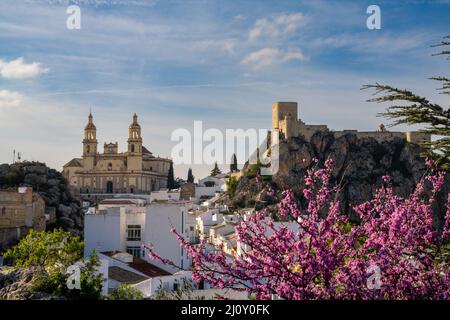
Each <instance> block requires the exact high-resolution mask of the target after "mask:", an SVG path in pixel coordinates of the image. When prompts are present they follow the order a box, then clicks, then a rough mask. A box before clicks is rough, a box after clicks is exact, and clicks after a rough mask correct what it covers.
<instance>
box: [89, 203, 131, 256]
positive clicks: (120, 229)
mask: <svg viewBox="0 0 450 320" xmlns="http://www.w3.org/2000/svg"><path fill="white" fill-rule="evenodd" d="M125 233H126V213H125V210H124V208H109V209H108V210H105V211H102V212H99V213H96V214H86V215H85V216H84V243H85V246H84V256H85V257H88V256H90V255H91V253H92V252H93V251H94V250H95V251H96V252H97V253H99V252H103V251H114V250H118V251H125V249H126V248H125V247H126V242H125V239H126V234H125Z"/></svg>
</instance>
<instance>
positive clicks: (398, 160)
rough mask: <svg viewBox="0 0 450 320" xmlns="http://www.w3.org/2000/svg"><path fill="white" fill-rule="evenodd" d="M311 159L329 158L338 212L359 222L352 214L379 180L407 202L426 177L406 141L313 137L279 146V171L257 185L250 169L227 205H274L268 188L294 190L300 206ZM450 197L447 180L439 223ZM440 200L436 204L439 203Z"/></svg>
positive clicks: (416, 151)
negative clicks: (338, 193) (387, 182)
mask: <svg viewBox="0 0 450 320" xmlns="http://www.w3.org/2000/svg"><path fill="white" fill-rule="evenodd" d="M313 158H317V159H319V161H320V163H323V162H324V161H325V160H326V159H328V158H332V159H333V160H334V163H335V168H334V172H333V177H332V178H333V179H332V182H334V183H339V184H341V185H342V186H343V190H342V192H341V197H340V200H341V207H342V208H343V211H345V212H346V213H348V214H349V215H350V217H351V218H352V220H358V218H357V216H356V215H355V214H354V212H353V210H352V208H353V206H354V205H356V204H359V203H361V202H364V201H367V200H369V199H370V198H371V196H372V195H373V193H374V191H375V190H376V189H377V188H378V187H379V186H380V184H381V177H382V176H383V175H390V176H391V179H392V182H393V186H394V190H395V191H396V193H397V194H399V195H401V196H407V195H409V194H410V193H411V191H412V190H413V188H414V186H415V184H416V182H417V181H418V180H419V179H420V178H421V176H422V175H423V174H424V172H425V171H426V166H425V163H424V159H423V158H421V157H420V147H419V146H418V145H415V144H411V143H408V142H406V141H405V140H404V139H394V140H392V141H385V142H382V143H379V142H377V141H376V140H375V139H372V138H363V139H358V138H357V137H356V136H355V135H354V134H347V135H345V136H342V137H339V138H335V136H334V134H333V133H319V132H318V133H316V134H315V135H314V136H313V137H312V138H311V141H309V142H308V141H305V140H303V139H302V138H291V139H289V140H288V141H281V142H280V168H279V171H278V173H277V174H275V175H274V176H272V177H270V178H269V179H263V181H262V182H258V181H257V179H255V178H254V177H253V176H252V175H251V174H248V173H249V172H250V171H252V170H251V166H248V165H247V166H246V167H245V168H244V171H245V174H244V176H243V177H242V178H241V179H240V180H239V181H238V184H237V187H236V192H235V195H234V197H232V199H231V204H232V205H234V206H235V207H244V206H246V207H248V206H253V205H254V204H256V207H257V208H260V207H264V206H269V207H270V206H271V205H273V204H272V203H271V202H270V199H268V198H267V197H266V196H265V190H267V188H268V187H269V186H271V187H272V188H274V189H275V190H276V191H278V194H280V193H281V191H282V190H284V189H292V190H293V191H294V192H295V193H296V195H297V196H298V197H299V199H300V201H302V202H303V203H304V201H303V199H302V196H301V190H302V189H303V186H304V181H303V178H304V175H305V173H306V170H307V168H308V167H309V166H310V165H311V161H312V159H313ZM448 192H450V179H449V175H447V179H446V185H445V190H443V192H442V197H441V198H442V199H440V201H438V202H439V206H438V207H437V208H436V209H437V210H436V212H437V215H436V217H437V219H439V220H441V219H442V218H443V215H444V213H445V211H444V210H443V209H444V203H445V202H444V199H446V197H444V195H446V194H447V193H448ZM438 200H439V199H438Z"/></svg>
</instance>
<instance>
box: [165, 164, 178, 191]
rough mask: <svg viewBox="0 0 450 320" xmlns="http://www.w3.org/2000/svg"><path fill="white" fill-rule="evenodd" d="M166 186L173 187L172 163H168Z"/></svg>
mask: <svg viewBox="0 0 450 320" xmlns="http://www.w3.org/2000/svg"><path fill="white" fill-rule="evenodd" d="M167 188H168V189H169V190H170V189H175V188H176V186H175V176H174V173H173V163H172V162H171V163H170V167H169V173H168V176H167Z"/></svg>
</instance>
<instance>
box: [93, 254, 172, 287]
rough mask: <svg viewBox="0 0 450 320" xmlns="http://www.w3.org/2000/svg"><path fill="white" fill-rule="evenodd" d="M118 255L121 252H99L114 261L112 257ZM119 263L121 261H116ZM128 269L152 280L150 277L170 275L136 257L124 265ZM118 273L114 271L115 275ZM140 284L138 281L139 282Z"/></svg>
mask: <svg viewBox="0 0 450 320" xmlns="http://www.w3.org/2000/svg"><path fill="white" fill-rule="evenodd" d="M118 253H121V251H105V252H101V254H103V255H105V256H108V257H110V258H112V259H115V258H114V256H115V255H116V254H118ZM118 261H121V260H118ZM121 262H122V263H125V262H123V261H121ZM126 264H127V265H128V266H129V267H131V268H133V269H135V270H136V271H139V272H141V273H143V274H145V275H146V276H148V277H150V278H152V277H161V276H170V275H171V273H169V272H167V271H165V270H163V269H161V268H159V267H157V266H155V265H153V264H151V263H149V262H147V261H145V260H143V259H141V258H138V257H134V256H133V261H132V262H129V263H126ZM117 272H118V271H116V274H117ZM121 274H122V275H124V273H123V272H122V273H121ZM113 279H114V278H113ZM141 281H142V280H141ZM139 282H140V281H139Z"/></svg>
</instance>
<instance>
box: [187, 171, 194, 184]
mask: <svg viewBox="0 0 450 320" xmlns="http://www.w3.org/2000/svg"><path fill="white" fill-rule="evenodd" d="M187 182H188V183H194V175H193V174H192V169H191V168H189V170H188V174H187Z"/></svg>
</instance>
